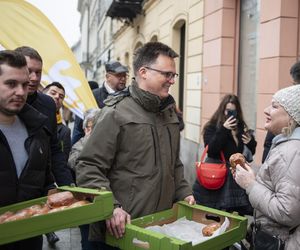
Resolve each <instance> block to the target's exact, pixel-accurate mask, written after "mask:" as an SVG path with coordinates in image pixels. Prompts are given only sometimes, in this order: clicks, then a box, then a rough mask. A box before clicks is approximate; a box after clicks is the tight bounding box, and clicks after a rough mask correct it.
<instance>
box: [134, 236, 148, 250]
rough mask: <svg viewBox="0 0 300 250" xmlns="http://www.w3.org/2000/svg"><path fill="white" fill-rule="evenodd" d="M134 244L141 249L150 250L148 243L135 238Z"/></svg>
mask: <svg viewBox="0 0 300 250" xmlns="http://www.w3.org/2000/svg"><path fill="white" fill-rule="evenodd" d="M136 241H139V242H136ZM132 244H133V245H134V246H136V247H139V248H143V249H150V243H149V242H148V241H142V240H139V239H138V238H133V240H132Z"/></svg>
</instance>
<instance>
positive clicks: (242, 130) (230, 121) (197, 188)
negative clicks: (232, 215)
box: [193, 94, 257, 215]
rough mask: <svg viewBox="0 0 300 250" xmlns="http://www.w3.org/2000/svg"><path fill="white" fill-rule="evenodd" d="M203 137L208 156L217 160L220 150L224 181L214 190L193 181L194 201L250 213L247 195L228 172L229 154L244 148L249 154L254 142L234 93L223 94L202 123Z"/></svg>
mask: <svg viewBox="0 0 300 250" xmlns="http://www.w3.org/2000/svg"><path fill="white" fill-rule="evenodd" d="M203 140H204V144H205V146H206V145H208V157H209V158H213V159H216V160H220V153H221V152H223V153H224V156H225V159H226V163H227V164H226V165H227V168H228V171H227V177H226V181H225V184H224V185H223V186H222V187H221V188H220V189H218V190H208V189H206V188H204V187H203V186H201V184H200V183H199V182H198V180H196V181H195V183H194V186H193V192H194V197H195V198H196V202H197V203H198V204H201V205H205V206H208V207H213V208H217V209H221V210H226V211H229V212H233V211H236V212H238V213H239V214H241V215H245V214H248V215H251V214H252V212H253V209H252V207H251V205H250V203H249V200H248V196H247V194H246V192H245V191H244V190H243V189H242V188H240V187H239V185H238V184H237V183H236V182H235V180H234V179H233V176H232V174H231V172H230V171H229V167H230V164H229V157H230V156H231V155H232V154H234V153H243V152H244V149H245V147H247V149H248V150H249V151H250V153H251V155H254V154H255V148H256V144H257V143H256V141H255V138H254V135H253V132H251V130H249V129H248V126H247V124H246V122H245V121H244V118H243V112H242V109H241V105H240V102H239V99H238V97H237V96H235V95H232V94H228V95H226V96H224V98H223V99H222V101H221V103H220V104H219V107H218V109H217V110H216V111H215V113H214V114H213V116H212V117H211V118H210V120H209V121H208V122H207V123H206V124H205V126H204V129H203Z"/></svg>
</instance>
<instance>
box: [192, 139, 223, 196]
mask: <svg viewBox="0 0 300 250" xmlns="http://www.w3.org/2000/svg"><path fill="white" fill-rule="evenodd" d="M207 150H208V145H207V146H206V147H205V149H204V151H203V154H202V156H201V161H200V162H196V172H197V178H198V181H199V183H200V184H201V185H202V186H203V187H205V188H206V189H212V190H215V189H219V188H221V187H222V186H223V185H224V183H225V180H226V176H227V168H226V161H225V157H224V154H223V152H222V151H221V160H222V161H219V162H218V163H216V161H218V160H214V161H215V163H212V162H207V161H206V162H204V158H205V156H206V154H207Z"/></svg>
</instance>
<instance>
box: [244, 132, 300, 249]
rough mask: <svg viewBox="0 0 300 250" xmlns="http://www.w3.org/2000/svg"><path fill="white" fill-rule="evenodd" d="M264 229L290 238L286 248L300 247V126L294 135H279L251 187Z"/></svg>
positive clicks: (287, 238)
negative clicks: (294, 229) (292, 231)
mask: <svg viewBox="0 0 300 250" xmlns="http://www.w3.org/2000/svg"><path fill="white" fill-rule="evenodd" d="M246 191H247V193H248V195H249V200H250V202H251V204H252V206H253V207H254V209H255V210H256V218H257V220H258V221H260V222H261V226H262V229H263V230H265V231H268V232H270V233H271V234H274V235H278V236H279V237H280V238H281V239H283V240H286V246H285V249H291V250H292V249H300V238H299V236H300V229H299V227H298V228H297V229H296V231H295V232H294V233H293V234H291V235H290V234H289V231H290V230H291V229H293V228H295V227H297V226H298V225H299V224H300V128H299V127H298V128H296V129H295V131H294V132H293V134H292V135H291V137H289V138H286V137H284V136H283V135H278V136H276V137H275V138H274V140H273V145H272V148H271V150H270V152H269V155H268V156H267V159H266V161H265V163H264V164H263V165H262V166H261V167H260V170H259V172H258V174H257V176H256V181H255V182H254V183H253V184H252V185H251V186H249V187H248V188H247V190H246Z"/></svg>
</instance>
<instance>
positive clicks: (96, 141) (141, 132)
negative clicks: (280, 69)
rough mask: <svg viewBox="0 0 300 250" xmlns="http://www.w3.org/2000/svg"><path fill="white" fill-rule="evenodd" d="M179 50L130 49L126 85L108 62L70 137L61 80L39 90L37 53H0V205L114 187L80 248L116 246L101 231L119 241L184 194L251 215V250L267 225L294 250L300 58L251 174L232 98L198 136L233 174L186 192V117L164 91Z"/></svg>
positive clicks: (273, 109) (270, 111)
mask: <svg viewBox="0 0 300 250" xmlns="http://www.w3.org/2000/svg"><path fill="white" fill-rule="evenodd" d="M176 57H178V54H177V53H176V52H175V51H174V50H173V49H172V48H170V47H169V46H167V45H165V44H163V43H160V42H149V43H146V44H145V45H144V46H142V47H140V48H139V49H138V50H137V51H136V52H135V54H134V57H133V75H134V78H133V80H132V82H131V84H130V85H129V86H126V85H127V80H128V68H127V67H126V66H124V65H122V64H121V63H120V62H118V61H109V62H107V63H106V65H105V69H106V75H105V81H104V83H103V84H102V85H101V86H100V87H99V86H98V84H97V83H96V82H94V81H90V82H89V85H90V87H91V89H92V90H93V95H94V97H95V99H96V101H97V105H98V108H97V109H91V110H87V111H86V112H85V114H84V119H81V118H79V117H75V123H74V129H73V134H72V138H71V130H70V129H69V128H68V126H67V125H66V124H64V121H63V118H62V115H61V109H62V106H63V100H64V98H65V94H66V93H65V89H64V87H63V83H60V82H52V83H51V84H49V85H47V86H46V87H45V88H43V89H42V90H39V87H40V86H41V75H42V67H43V59H42V58H41V56H40V55H39V53H38V51H36V50H35V49H34V48H30V47H27V46H22V47H19V48H16V49H15V50H3V51H0V153H1V175H0V186H1V188H2V192H1V193H0V206H6V205H10V204H13V203H17V202H21V201H26V200H30V199H34V198H38V197H42V196H45V195H47V194H48V193H51V192H53V190H54V189H55V188H56V187H57V186H62V185H78V186H80V187H87V188H96V189H98V188H100V187H105V188H106V189H107V190H110V191H112V194H113V203H114V210H113V213H112V216H111V218H109V219H107V220H106V221H100V222H96V223H92V224H90V225H82V226H80V232H81V238H82V239H81V243H82V249H84V250H93V249H118V248H115V247H112V246H109V245H107V244H105V232H108V233H110V234H111V235H113V236H114V237H116V238H117V239H118V238H121V237H123V236H124V234H125V226H126V224H127V223H130V222H131V219H134V218H137V217H141V216H144V215H148V214H152V213H155V212H158V211H162V210H166V209H169V208H171V207H172V205H173V204H174V203H175V202H177V201H181V200H183V201H186V202H188V203H189V204H191V205H194V204H196V203H197V204H202V205H205V206H209V207H213V208H217V209H220V210H225V211H228V212H234V211H235V212H238V213H239V214H240V215H254V220H255V225H254V227H253V231H252V232H253V234H251V236H253V237H252V240H251V245H252V246H255V245H256V244H258V243H257V242H259V237H258V235H259V234H258V233H257V232H259V231H264V232H265V233H267V234H270V235H271V236H276V237H277V238H276V239H278V241H279V242H280V244H281V246H282V247H283V248H282V249H298V248H300V229H299V227H298V225H299V220H300V219H299V217H298V215H299V212H300V211H299V208H300V204H299V201H300V184H299V178H298V177H300V176H299V175H300V168H299V165H300V145H299V143H300V128H299V125H300V101H299V99H300V85H298V84H297V83H298V80H299V79H300V63H299V62H298V63H296V64H295V65H293V66H292V68H291V72H290V73H291V76H292V77H293V79H294V82H295V84H294V85H293V86H291V87H288V88H284V89H281V90H279V91H278V92H276V93H275V94H274V96H273V99H272V103H271V106H269V107H267V108H266V109H265V110H264V113H265V116H266V122H265V128H266V130H267V131H268V135H267V137H266V142H265V152H264V157H263V165H262V166H261V167H260V168H259V169H258V171H254V169H253V168H251V164H250V163H251V162H252V161H253V156H254V154H255V150H256V145H257V142H256V140H255V135H254V131H253V130H252V129H251V128H249V127H248V126H247V124H246V122H245V119H244V116H243V112H242V108H241V105H240V101H239V98H238V97H237V96H236V95H233V94H227V95H225V96H224V97H223V98H222V100H221V102H220V104H219V106H218V108H217V110H216V111H215V113H214V114H213V115H212V117H211V118H210V119H209V121H208V122H207V123H206V124H205V125H204V127H203V131H202V133H203V142H204V145H205V146H208V156H209V157H210V158H213V159H216V160H218V159H220V154H221V152H222V153H223V154H224V156H225V160H226V166H227V169H228V171H227V176H226V180H225V183H224V185H223V186H222V187H221V188H219V189H217V190H209V189H207V188H205V187H204V186H202V184H201V183H200V182H199V181H198V180H197V179H196V181H195V183H194V185H193V187H191V185H190V184H189V183H188V182H187V181H186V180H185V178H184V174H183V173H184V171H183V170H184V166H183V164H182V162H181V160H180V158H179V152H180V131H181V130H182V129H183V128H184V123H183V119H182V113H181V112H180V111H178V108H177V107H176V103H175V100H174V98H173V97H172V96H171V95H170V94H169V89H170V87H171V86H172V85H173V84H175V81H176V77H178V74H177V73H176V65H175V58H176ZM91 134H92V136H90V135H91ZM234 153H241V154H243V155H244V156H245V158H246V161H247V164H246V166H245V168H242V167H241V166H239V165H238V166H237V168H236V170H233V169H230V165H229V158H230V156H231V155H232V154H234ZM3 190H5V191H3ZM257 225H259V227H258V226H257ZM46 236H47V239H48V241H49V243H51V244H55V242H56V241H58V240H59V238H58V237H57V236H56V235H55V233H49V234H47V235H46ZM250 238H251V237H250ZM42 242H43V238H42V236H37V237H33V238H30V239H25V240H21V241H18V242H14V243H10V244H6V245H2V246H0V249H7V250H12V249H14V250H17V249H33V250H35V249H36V250H38V249H39V250H40V249H42ZM272 244H273V243H272ZM274 244H275V243H274ZM254 249H255V248H254Z"/></svg>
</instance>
